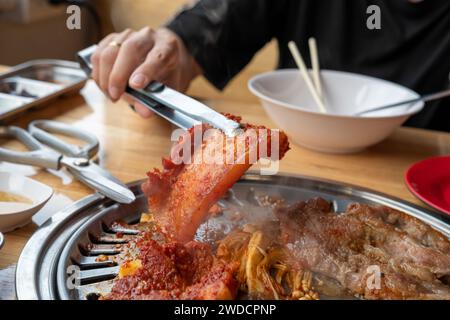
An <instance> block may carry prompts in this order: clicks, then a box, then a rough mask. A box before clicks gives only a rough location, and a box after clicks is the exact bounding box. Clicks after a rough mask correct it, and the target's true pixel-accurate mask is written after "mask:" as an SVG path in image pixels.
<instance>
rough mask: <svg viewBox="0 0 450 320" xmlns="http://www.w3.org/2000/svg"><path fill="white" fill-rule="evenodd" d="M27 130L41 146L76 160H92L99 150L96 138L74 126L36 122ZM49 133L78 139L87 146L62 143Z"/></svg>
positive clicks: (48, 121)
mask: <svg viewBox="0 0 450 320" xmlns="http://www.w3.org/2000/svg"><path fill="white" fill-rule="evenodd" d="M28 130H29V132H30V133H31V135H32V136H33V137H34V138H36V139H37V140H39V141H40V142H42V143H43V144H45V145H47V146H49V147H51V148H52V149H55V150H58V151H59V152H61V153H62V154H64V155H66V156H69V157H76V158H85V159H91V158H93V157H94V156H95V155H96V154H97V152H98V149H99V141H98V139H97V137H96V136H94V135H92V134H90V133H88V132H86V131H83V130H80V129H78V128H76V127H74V126H71V125H68V124H65V123H62V122H57V121H51V120H36V121H33V122H31V123H30V125H29V126H28ZM51 133H58V134H62V135H65V136H68V137H73V138H77V139H80V140H82V141H84V142H86V143H87V144H86V145H84V146H82V147H80V146H76V145H72V144H69V143H66V142H64V141H63V140H61V139H59V138H57V137H56V136H54V135H52V134H51Z"/></svg>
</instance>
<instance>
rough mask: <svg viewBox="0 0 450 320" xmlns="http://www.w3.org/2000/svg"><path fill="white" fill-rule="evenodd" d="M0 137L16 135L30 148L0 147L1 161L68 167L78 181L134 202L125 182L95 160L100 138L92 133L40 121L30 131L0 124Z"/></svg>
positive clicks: (62, 124)
mask: <svg viewBox="0 0 450 320" xmlns="http://www.w3.org/2000/svg"><path fill="white" fill-rule="evenodd" d="M52 133H56V134H61V135H64V136H67V137H73V138H77V139H79V140H82V141H84V142H86V144H85V145H83V146H77V145H73V144H69V143H67V142H65V141H63V140H61V139H60V138H58V137H56V136H55V135H53V134H52ZM1 137H13V138H15V139H17V140H19V141H20V142H22V143H23V144H24V145H25V146H26V147H27V148H28V149H29V150H30V151H26V152H22V151H14V150H9V149H5V148H0V161H6V162H11V163H17V164H24V165H32V166H36V167H40V168H46V169H53V170H60V169H61V168H63V167H65V168H67V170H68V171H69V172H70V173H71V174H73V175H74V176H75V177H76V178H77V179H78V180H80V181H81V182H83V183H84V184H86V185H87V186H89V187H91V188H92V189H95V190H97V191H98V192H99V193H101V194H102V195H104V196H106V197H108V198H110V199H112V200H115V201H117V202H119V203H131V202H133V201H134V200H135V199H136V197H135V196H134V194H133V192H131V190H130V189H129V188H128V187H127V186H126V185H125V184H123V183H122V182H121V181H120V180H118V179H117V178H115V177H114V176H113V175H111V173H109V172H108V171H106V170H105V169H102V168H101V167H100V166H98V165H97V164H95V163H94V162H93V161H92V158H93V157H95V155H96V154H97V153H98V150H99V141H98V139H97V137H95V136H94V135H92V134H90V133H89V132H86V131H84V130H81V129H79V128H76V127H74V126H71V125H67V124H64V123H62V122H57V121H50V120H37V121H33V122H32V123H30V125H29V126H28V131H26V130H24V129H22V128H19V127H15V126H9V127H0V138H1Z"/></svg>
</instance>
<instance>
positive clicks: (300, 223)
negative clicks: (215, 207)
mask: <svg viewBox="0 0 450 320" xmlns="http://www.w3.org/2000/svg"><path fill="white" fill-rule="evenodd" d="M277 216H278V217H279V219H280V226H281V233H282V240H283V241H284V243H286V246H287V248H288V249H289V250H290V252H291V253H292V256H293V261H292V263H294V264H295V263H298V264H300V266H301V267H305V268H308V269H310V270H313V271H314V272H318V273H320V274H323V275H325V276H327V277H330V278H333V279H336V280H337V281H338V282H339V283H340V284H341V285H342V286H343V287H345V288H348V289H349V290H351V291H352V292H353V293H354V294H357V295H361V296H363V297H364V298H368V299H380V298H382V299H418V298H420V299H428V298H430V297H433V298H436V297H438V298H441V299H448V298H450V288H449V287H448V286H446V285H444V284H442V283H441V282H440V281H438V280H437V279H436V277H433V278H432V279H428V281H425V280H423V279H421V278H419V277H417V276H416V275H415V273H417V270H416V266H414V265H412V264H409V265H408V264H404V265H403V269H402V264H401V263H399V262H397V261H396V259H395V257H392V253H394V251H393V249H392V248H391V246H389V245H387V244H386V243H384V246H380V247H378V246H376V244H380V243H382V242H381V240H380V239H377V238H376V237H381V236H379V235H378V234H380V233H381V234H386V233H388V235H384V237H390V238H389V239H392V238H395V239H397V238H398V237H399V235H398V233H399V232H401V231H397V230H394V229H393V228H392V230H390V229H389V230H388V229H387V228H386V227H384V228H383V229H381V230H378V231H376V230H375V228H374V227H373V226H371V225H369V224H367V223H365V222H363V221H361V219H362V218H361V219H360V218H359V217H356V214H355V215H353V214H342V215H337V214H335V213H332V212H330V207H329V204H328V206H327V202H326V201H325V200H323V199H315V200H311V201H308V202H301V203H298V204H295V205H293V206H291V207H285V208H279V209H278V211H277ZM390 227H391V226H390ZM391 234H395V236H394V235H391ZM402 235H403V234H402ZM403 236H404V238H402V239H405V238H406V239H408V241H406V240H404V241H406V242H405V243H406V244H409V243H411V242H412V241H413V240H410V239H409V238H408V236H407V235H403ZM386 239H387V238H386ZM413 244H414V245H413V246H412V247H413V248H417V245H416V244H415V243H413ZM407 248H409V247H407ZM388 249H390V250H388ZM416 250H417V249H416ZM416 252H417V251H416ZM419 252H420V254H422V250H420V251H419ZM411 254H413V255H414V253H411ZM372 266H377V267H378V268H379V270H380V271H381V275H382V277H381V288H380V289H377V288H373V287H370V286H368V285H367V283H368V281H370V280H371V279H370V276H371V275H372V274H373V273H371V272H369V271H368V270H370V268H371V267H372ZM408 267H409V268H413V269H414V272H408V271H409V270H408Z"/></svg>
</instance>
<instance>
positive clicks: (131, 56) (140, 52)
mask: <svg viewBox="0 0 450 320" xmlns="http://www.w3.org/2000/svg"><path fill="white" fill-rule="evenodd" d="M153 34H154V31H153V30H152V29H151V28H144V29H142V30H140V31H139V32H137V33H135V34H133V35H132V36H130V37H129V38H128V39H127V40H126V41H125V42H124V43H123V45H122V47H121V49H120V51H119V54H118V56H117V59H116V62H115V63H114V66H113V68H112V70H111V75H110V77H109V85H108V91H109V95H110V97H111V98H112V99H113V100H117V99H119V98H120V96H121V95H122V94H123V93H124V92H125V87H126V85H127V82H128V79H130V76H131V74H132V73H133V71H134V70H136V68H137V67H138V66H139V65H140V64H141V63H142V61H144V60H145V58H146V56H147V54H148V52H149V51H150V50H151V49H152V47H153V44H154V36H153Z"/></svg>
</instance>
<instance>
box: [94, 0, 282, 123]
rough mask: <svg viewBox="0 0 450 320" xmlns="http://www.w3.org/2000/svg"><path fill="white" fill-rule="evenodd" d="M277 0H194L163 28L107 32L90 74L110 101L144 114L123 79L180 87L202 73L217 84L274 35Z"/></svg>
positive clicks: (141, 85)
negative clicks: (128, 106)
mask: <svg viewBox="0 0 450 320" xmlns="http://www.w3.org/2000/svg"><path fill="white" fill-rule="evenodd" d="M283 1H284V0H200V1H198V2H197V4H196V5H195V6H194V7H192V8H190V9H186V10H184V11H182V12H181V13H180V14H179V15H178V16H176V17H175V18H174V19H173V20H172V21H171V22H170V23H168V24H167V27H163V28H160V29H157V30H156V31H155V30H152V29H151V28H148V27H146V28H143V29H141V30H139V31H133V30H129V29H127V30H125V31H123V32H121V33H114V34H110V35H109V36H107V37H106V38H105V39H103V40H102V41H101V42H100V43H99V46H98V49H97V50H96V52H95V53H94V55H93V56H92V65H93V70H92V77H93V79H94V80H95V81H96V82H97V84H98V85H99V87H100V88H101V89H102V90H103V92H104V93H105V94H106V95H107V96H109V97H110V98H111V99H112V100H113V101H117V100H118V99H120V98H124V99H125V100H127V101H128V102H129V103H130V104H131V105H133V106H134V107H135V109H136V111H137V112H138V113H139V114H140V115H142V116H144V117H148V116H150V115H151V112H150V111H149V109H148V108H146V107H145V106H143V105H140V104H139V103H138V102H136V101H133V99H132V98H131V97H129V96H127V95H126V94H124V92H125V87H126V85H127V83H128V84H129V85H130V86H131V87H132V88H134V89H142V88H145V87H146V86H147V85H148V84H149V83H150V82H151V81H153V80H156V81H160V82H163V83H164V84H166V85H168V86H170V87H172V88H174V89H175V90H179V91H186V90H187V88H188V86H189V84H190V82H191V81H192V80H193V79H194V78H195V77H197V76H198V75H200V74H204V75H205V76H206V78H207V79H208V80H209V81H210V82H211V83H213V84H214V85H215V86H216V87H218V88H220V89H222V88H223V87H224V86H225V85H226V84H227V82H228V81H229V80H230V79H231V78H232V77H233V76H234V75H235V74H236V73H238V72H239V71H240V70H241V69H242V68H243V67H244V66H245V65H246V64H247V63H248V62H249V61H250V60H251V58H252V57H253V55H254V54H255V53H256V51H258V50H259V49H260V48H261V47H263V46H264V44H265V43H266V42H267V41H269V40H270V39H271V38H272V37H273V36H274V35H275V33H276V31H277V26H278V25H279V23H278V19H280V16H281V15H280V14H279V13H278V11H279V8H282V6H281V5H280V3H282V2H283Z"/></svg>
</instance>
